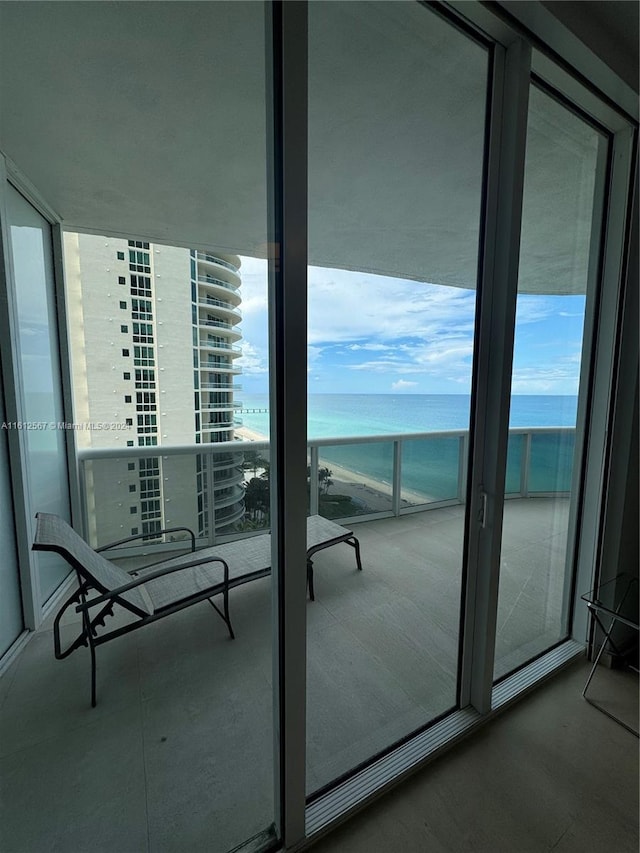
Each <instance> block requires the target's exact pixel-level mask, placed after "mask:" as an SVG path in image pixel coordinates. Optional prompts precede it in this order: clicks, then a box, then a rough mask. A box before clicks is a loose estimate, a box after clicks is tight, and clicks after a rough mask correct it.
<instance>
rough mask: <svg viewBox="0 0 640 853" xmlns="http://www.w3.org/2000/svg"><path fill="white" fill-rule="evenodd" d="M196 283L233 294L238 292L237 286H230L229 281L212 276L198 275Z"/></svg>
mask: <svg viewBox="0 0 640 853" xmlns="http://www.w3.org/2000/svg"><path fill="white" fill-rule="evenodd" d="M198 282H199V283H200V284H206V285H208V286H214V287H223V288H224V289H225V290H231V291H233V292H234V293H235V292H236V291H237V290H238V285H237V284H232V283H231V282H230V281H223V280H222V279H221V278H216V277H215V276H213V275H199V276H198Z"/></svg>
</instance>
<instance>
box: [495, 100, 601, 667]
mask: <svg viewBox="0 0 640 853" xmlns="http://www.w3.org/2000/svg"><path fill="white" fill-rule="evenodd" d="M604 152H605V141H604V140H603V138H602V137H601V136H600V135H599V134H598V132H597V131H596V130H594V129H593V128H592V127H590V126H589V125H588V124H586V122H584V121H583V120H582V119H580V118H579V117H577V116H576V115H574V114H573V113H571V112H570V111H569V110H568V109H566V108H565V107H564V106H562V105H561V104H559V103H558V102H556V101H555V100H553V99H552V98H551V97H550V96H549V95H547V94H545V93H544V92H542V91H541V90H539V89H538V88H536V87H532V88H531V90H530V101H529V121H528V128H527V149H526V160H525V183H524V202H523V218H522V239H521V249H520V274H519V281H518V297H517V303H516V333H515V345H514V361H513V375H512V384H511V394H512V398H511V423H510V426H511V428H512V429H513V428H518V429H517V431H516V433H512V434H511V436H510V440H509V451H508V459H507V477H506V486H505V493H506V494H507V495H511V496H512V497H514V499H512V500H509V501H506V502H505V508H504V522H503V535H502V557H501V571H500V588H499V597H498V622H497V637H496V650H495V669H494V675H495V677H496V678H500V677H501V676H503V675H505V674H506V673H508V672H510V671H512V670H513V669H515V668H517V667H518V666H521V665H522V664H523V663H525V662H526V661H528V660H529V659H531V658H532V657H534V656H536V655H537V654H540V653H541V652H543V651H545V650H546V649H547V648H549V647H550V646H552V645H553V644H554V643H557V642H558V641H559V640H561V639H562V638H563V631H564V627H563V626H564V625H565V621H566V620H565V617H566V608H567V607H568V599H567V598H566V596H565V594H564V590H565V588H566V584H567V580H568V576H567V573H568V572H569V571H570V566H569V565H568V564H567V555H568V548H569V544H570V543H569V541H568V535H569V514H570V512H569V511H570V505H571V501H572V500H573V499H574V498H575V495H574V494H573V493H572V491H571V486H572V476H573V471H574V466H575V464H576V463H575V460H574V446H575V429H576V411H577V399H578V398H577V395H578V392H579V389H578V383H579V377H580V365H581V358H582V344H583V326H584V318H585V303H586V298H587V295H588V294H589V293H590V287H591V276H592V275H593V273H592V268H593V257H594V250H597V245H592V242H593V239H595V238H592V234H594V235H595V234H597V233H598V225H599V222H598V214H597V213H594V210H595V209H596V199H597V194H598V186H597V177H598V175H599V171H598V170H599V168H600V163H601V162H602V160H601V158H602V157H603V155H604ZM518 469H519V477H518Z"/></svg>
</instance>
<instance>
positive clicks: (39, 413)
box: [7, 186, 70, 604]
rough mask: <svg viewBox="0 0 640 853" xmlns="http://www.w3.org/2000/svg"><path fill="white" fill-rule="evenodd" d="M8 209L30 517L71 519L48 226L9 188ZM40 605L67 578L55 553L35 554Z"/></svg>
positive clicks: (64, 566) (63, 563) (67, 571)
mask: <svg viewBox="0 0 640 853" xmlns="http://www.w3.org/2000/svg"><path fill="white" fill-rule="evenodd" d="M7 210H8V215H9V223H10V229H11V230H10V233H11V253H12V258H13V270H14V275H15V283H16V303H17V307H18V347H19V351H20V361H21V366H22V388H21V389H20V390H21V396H22V406H23V415H24V418H25V420H26V421H27V422H28V423H29V424H31V425H32V426H33V428H31V429H26V430H24V441H25V444H26V447H27V471H26V474H27V481H28V488H29V500H30V502H31V507H30V513H29V514H30V516H31V518H32V519H33V524H34V525H35V514H36V512H53V513H55V514H56V515H59V516H61V517H62V518H64V519H66V520H67V521H68V520H69V517H70V515H69V513H70V509H69V478H68V475H67V453H66V446H65V445H66V442H65V430H64V421H65V417H64V411H63V407H62V382H61V377H60V353H59V350H58V333H57V327H56V323H57V319H56V317H57V312H56V297H55V284H54V278H53V254H52V245H51V225H50V224H49V223H48V222H47V220H46V219H45V218H44V217H43V216H41V215H40V214H39V213H38V211H37V210H35V208H34V207H32V206H31V205H30V204H29V202H28V201H26V199H24V198H23V196H21V195H20V193H19V192H17V191H16V190H15V189H14V188H13V187H12V186H8V187H7ZM35 559H36V563H37V566H38V583H39V585H40V602H41V604H44V602H45V601H46V600H47V599H48V598H49V596H50V595H51V594H52V593H53V592H54V591H55V590H56V589H57V588H58V587H59V586H60V584H61V583H62V581H63V580H64V579H65V577H67V575H68V574H69V571H70V569H69V565H68V564H67V563H66V562H65V561H64V560H63V559H62V558H61V557H58V556H57V555H56V554H51V553H45V552H40V553H38V554H36V555H35Z"/></svg>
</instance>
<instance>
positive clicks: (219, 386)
mask: <svg viewBox="0 0 640 853" xmlns="http://www.w3.org/2000/svg"><path fill="white" fill-rule="evenodd" d="M200 388H203V389H204V390H205V391H207V390H209V389H216V390H217V391H242V385H236V384H235V383H231V384H229V383H227V382H201V383H200Z"/></svg>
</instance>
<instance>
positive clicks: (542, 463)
mask: <svg viewBox="0 0 640 853" xmlns="http://www.w3.org/2000/svg"><path fill="white" fill-rule="evenodd" d="M574 446H575V432H574V431H573V430H570V431H563V432H550V433H548V432H541V433H540V432H539V433H536V432H534V433H533V434H532V436H531V450H530V457H529V494H533V493H535V492H569V491H570V489H571V475H572V470H573V451H574Z"/></svg>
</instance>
